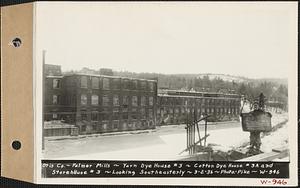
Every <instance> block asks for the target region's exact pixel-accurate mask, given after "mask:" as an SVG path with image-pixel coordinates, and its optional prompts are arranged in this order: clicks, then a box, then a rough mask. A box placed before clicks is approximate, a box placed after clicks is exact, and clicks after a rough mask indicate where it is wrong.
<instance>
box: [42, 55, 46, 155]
mask: <svg viewBox="0 0 300 188" xmlns="http://www.w3.org/2000/svg"><path fill="white" fill-rule="evenodd" d="M45 61H46V50H43V64H42V66H43V71H42V74H43V77H42V79H43V80H42V91H43V95H42V150H44V149H45V125H44V122H45V114H44V112H45V109H44V108H45V80H46V75H45Z"/></svg>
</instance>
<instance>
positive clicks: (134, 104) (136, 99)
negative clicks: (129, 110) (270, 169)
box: [132, 96, 138, 106]
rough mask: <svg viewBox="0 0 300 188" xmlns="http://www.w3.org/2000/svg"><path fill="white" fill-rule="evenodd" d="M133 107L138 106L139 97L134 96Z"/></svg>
mask: <svg viewBox="0 0 300 188" xmlns="http://www.w3.org/2000/svg"><path fill="white" fill-rule="evenodd" d="M132 106H138V98H137V96H132Z"/></svg>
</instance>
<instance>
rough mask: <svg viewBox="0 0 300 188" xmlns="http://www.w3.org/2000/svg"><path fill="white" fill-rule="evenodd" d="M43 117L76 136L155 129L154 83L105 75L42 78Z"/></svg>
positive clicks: (50, 76) (155, 90) (155, 82)
mask: <svg viewBox="0 0 300 188" xmlns="http://www.w3.org/2000/svg"><path fill="white" fill-rule="evenodd" d="M44 85H45V95H44V104H45V105H44V118H45V121H49V120H55V119H57V120H63V121H65V122H67V123H72V124H75V125H76V126H77V127H78V128H79V133H80V134H89V133H103V132H113V131H126V130H139V129H152V128H155V125H156V119H155V115H154V112H155V111H156V96H157V81H156V80H146V79H134V78H123V77H117V76H107V75H91V74H79V73H76V74H68V75H48V76H47V75H46V78H45V84H44Z"/></svg>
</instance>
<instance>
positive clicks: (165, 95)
mask: <svg viewBox="0 0 300 188" xmlns="http://www.w3.org/2000/svg"><path fill="white" fill-rule="evenodd" d="M157 96H158V97H173V98H196V99H203V98H205V99H211V98H214V99H238V98H231V97H224V96H221V97H204V96H188V95H184V96H182V95H168V94H158V95H157Z"/></svg>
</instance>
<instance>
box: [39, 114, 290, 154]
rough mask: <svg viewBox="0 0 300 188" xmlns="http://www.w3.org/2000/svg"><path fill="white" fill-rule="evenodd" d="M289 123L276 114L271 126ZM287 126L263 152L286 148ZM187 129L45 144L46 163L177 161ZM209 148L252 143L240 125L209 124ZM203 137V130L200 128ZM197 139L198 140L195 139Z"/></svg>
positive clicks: (270, 138)
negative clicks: (69, 160)
mask: <svg viewBox="0 0 300 188" xmlns="http://www.w3.org/2000/svg"><path fill="white" fill-rule="evenodd" d="M286 119H287V114H280V115H278V114H275V115H273V118H272V125H273V126H274V125H276V124H278V123H280V122H282V121H284V120H286ZM287 125H288V123H287V124H285V125H283V127H282V128H279V129H278V130H276V132H272V133H271V134H269V135H267V136H264V137H263V138H262V146H261V150H262V151H264V152H269V151H271V150H272V148H274V147H280V146H284V145H287V144H288V143H287V139H288V134H287ZM184 127H185V125H171V126H163V127H157V128H156V129H155V130H147V131H145V130H144V131H140V132H135V133H129V132H128V133H126V134H124V133H123V134H117V133H115V134H108V135H91V136H85V137H78V138H72V139H70V138H68V139H61V140H55V139H51V138H48V139H46V142H45V144H46V145H45V148H46V149H45V151H43V155H44V158H45V159H74V160H77V159H78V160H79V159H84V160H175V159H178V157H180V155H179V153H180V152H181V151H183V150H184V149H185V148H186V130H185V128H184ZM208 133H209V134H210V136H209V137H208V139H207V143H208V144H210V143H211V144H216V145H218V146H215V148H216V149H219V150H222V151H228V150H230V149H232V148H237V147H239V146H241V145H243V144H245V143H247V142H249V135H250V133H248V132H243V131H242V127H241V123H240V122H226V123H224V122H223V123H217V124H208ZM200 134H201V136H203V135H204V126H203V125H200ZM196 139H197V137H196Z"/></svg>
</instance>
